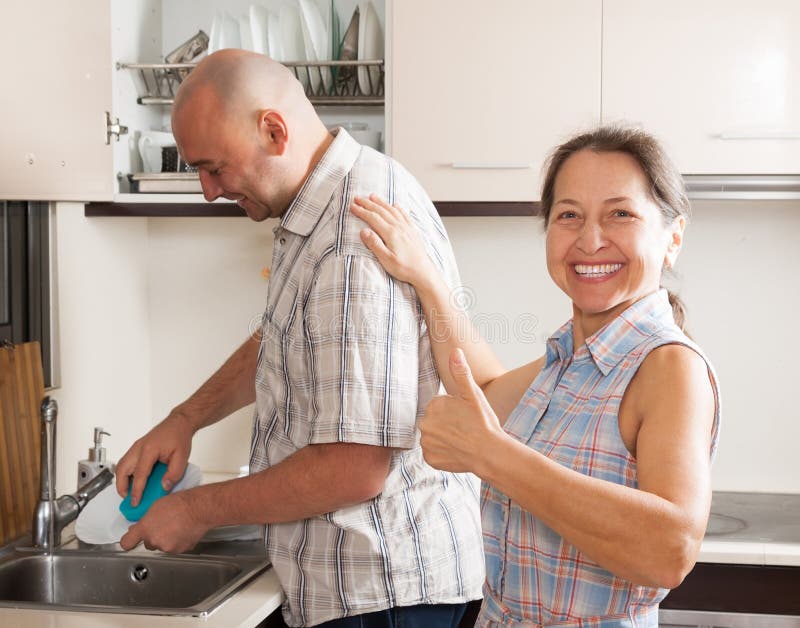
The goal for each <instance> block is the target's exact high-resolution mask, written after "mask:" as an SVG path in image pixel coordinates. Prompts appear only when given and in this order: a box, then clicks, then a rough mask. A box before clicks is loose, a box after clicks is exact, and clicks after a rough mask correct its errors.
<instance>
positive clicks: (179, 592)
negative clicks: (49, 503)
mask: <svg viewBox="0 0 800 628" xmlns="http://www.w3.org/2000/svg"><path fill="white" fill-rule="evenodd" d="M268 565H269V563H268V561H267V560H266V558H264V557H263V556H261V557H252V556H212V555H209V556H198V555H181V556H173V555H168V554H160V553H155V552H139V553H132V554H128V553H122V552H93V551H56V552H55V553H54V554H52V555H47V554H43V553H38V552H37V553H33V552H24V551H16V552H14V554H13V555H12V556H8V557H6V559H5V560H3V561H2V562H0V607H13V608H39V609H50V610H74V611H95V612H113V613H135V614H147V615H196V616H201V615H206V614H208V613H210V612H211V611H213V610H214V609H215V608H216V607H217V606H219V605H220V604H221V603H222V602H223V601H224V600H225V599H227V598H228V597H229V596H230V595H231V594H232V593H234V592H235V591H236V590H238V589H239V588H241V587H242V586H243V585H244V584H245V583H247V582H248V581H249V580H250V579H251V578H253V577H254V576H256V575H257V574H259V573H261V572H262V571H264V569H266V568H267V567H268Z"/></svg>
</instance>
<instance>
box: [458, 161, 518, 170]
mask: <svg viewBox="0 0 800 628" xmlns="http://www.w3.org/2000/svg"><path fill="white" fill-rule="evenodd" d="M450 167H451V168H453V169H454V170H530V169H531V168H533V164H532V163H524V162H518V163H481V162H476V163H470V162H464V161H454V162H453V163H452V164H450Z"/></svg>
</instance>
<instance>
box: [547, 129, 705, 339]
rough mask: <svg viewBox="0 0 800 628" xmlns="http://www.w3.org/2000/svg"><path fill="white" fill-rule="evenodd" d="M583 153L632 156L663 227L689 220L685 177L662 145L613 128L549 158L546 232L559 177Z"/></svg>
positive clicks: (682, 317)
mask: <svg viewBox="0 0 800 628" xmlns="http://www.w3.org/2000/svg"><path fill="white" fill-rule="evenodd" d="M581 150H591V151H594V152H596V153H625V154H627V155H630V156H631V157H633V158H634V159H635V160H636V162H637V163H638V164H639V166H640V167H641V168H642V170H643V171H644V174H645V176H646V177H647V180H648V182H649V184H650V195H651V197H652V198H653V200H654V201H655V203H656V205H657V206H658V208H659V210H660V211H661V216H662V218H663V220H664V225H670V224H672V222H673V221H674V220H675V219H676V218H677V217H678V216H685V217H686V218H687V219H688V218H689V213H690V207H689V199H688V198H687V197H686V188H685V186H684V183H683V177H681V174H680V171H679V170H678V169H677V168H676V167H675V165H674V164H673V163H672V161H671V160H670V159H669V157H668V156H667V154H666V152H664V149H663V148H662V146H661V144H660V143H659V141H658V140H657V139H656V138H655V137H653V136H652V135H650V134H648V133H645V132H644V131H642V130H640V129H636V128H632V127H628V126H621V125H610V126H601V127H597V128H595V129H593V130H591V131H587V132H584V133H580V134H578V135H576V136H574V137H572V138H571V139H569V140H567V141H566V142H564V143H563V144H561V145H560V146H557V147H556V148H555V149H554V150H553V152H552V153H551V154H550V157H549V159H548V160H547V163H546V174H545V177H544V183H543V184H542V201H541V205H542V216H543V217H544V225H545V228H546V227H547V225H548V224H549V222H550V211H551V209H552V208H553V201H554V198H553V195H554V193H555V186H556V178H557V177H558V173H559V172H560V171H561V168H562V167H563V165H564V163H565V162H566V161H567V159H569V158H570V157H571V156H572V155H574V154H575V153H577V152H579V151H581ZM668 294H669V302H670V305H671V306H672V315H673V317H674V319H675V324H676V325H678V327H680V328H681V330H682V331H683V332H684V333H686V328H685V325H686V307H685V306H684V304H683V302H682V301H681V300H680V298H679V297H678V296H677V295H676V294H673V293H672V292H669V293H668Z"/></svg>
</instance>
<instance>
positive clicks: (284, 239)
mask: <svg viewBox="0 0 800 628" xmlns="http://www.w3.org/2000/svg"><path fill="white" fill-rule="evenodd" d="M278 242H280V243H281V244H282V245H283V244H286V238H281V239H280V240H278Z"/></svg>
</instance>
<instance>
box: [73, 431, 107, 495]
mask: <svg viewBox="0 0 800 628" xmlns="http://www.w3.org/2000/svg"><path fill="white" fill-rule="evenodd" d="M103 435H106V436H111V434H109V433H108V432H106V431H104V430H103V428H102V427H96V428H94V447H91V448H90V449H89V459H88V460H80V461H78V488H80V487H81V486H83V485H84V484H86V483H87V482H88V481H89V480H93V479H94V478H95V477H96V476H97V475H99V474H100V472H101V471H102V470H103V469H105V468H107V467H109V466H111V465H109V463H108V462H106V448H105V447H103V445H102V442H103ZM112 470H113V469H112Z"/></svg>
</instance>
